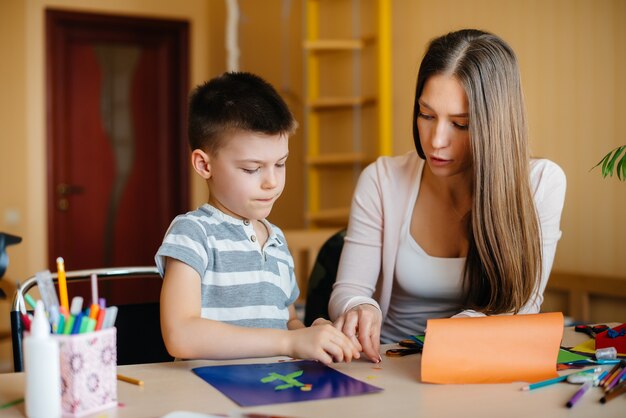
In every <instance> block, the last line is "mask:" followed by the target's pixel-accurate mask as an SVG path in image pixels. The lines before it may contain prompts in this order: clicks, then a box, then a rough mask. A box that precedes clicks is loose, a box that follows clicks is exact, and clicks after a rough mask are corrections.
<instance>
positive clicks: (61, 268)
mask: <svg viewBox="0 0 626 418" xmlns="http://www.w3.org/2000/svg"><path fill="white" fill-rule="evenodd" d="M57 278H58V280H59V294H60V295H61V306H63V307H64V308H65V309H67V310H68V311H69V309H70V306H69V302H68V299H67V281H66V279H65V261H64V260H63V257H58V258H57Z"/></svg>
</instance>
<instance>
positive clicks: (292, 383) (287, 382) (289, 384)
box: [261, 370, 304, 390]
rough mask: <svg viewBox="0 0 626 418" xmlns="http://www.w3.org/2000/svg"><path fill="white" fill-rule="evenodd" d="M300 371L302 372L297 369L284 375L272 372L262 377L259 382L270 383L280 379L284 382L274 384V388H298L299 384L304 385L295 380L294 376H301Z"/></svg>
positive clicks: (301, 371)
mask: <svg viewBox="0 0 626 418" xmlns="http://www.w3.org/2000/svg"><path fill="white" fill-rule="evenodd" d="M302 373H304V371H303V370H298V371H295V372H293V373H289V374H288V375H286V376H285V375H282V374H279V373H274V372H272V373H270V374H269V375H267V376H265V377H264V378H262V379H261V383H270V382H273V381H275V380H280V381H281V382H284V384H282V385H278V386H276V387H275V388H274V390H284V389H289V388H294V387H296V388H299V387H301V386H304V383H302V382H299V381H298V380H296V378H297V377H300V376H302Z"/></svg>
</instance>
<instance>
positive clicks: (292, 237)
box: [283, 228, 337, 304]
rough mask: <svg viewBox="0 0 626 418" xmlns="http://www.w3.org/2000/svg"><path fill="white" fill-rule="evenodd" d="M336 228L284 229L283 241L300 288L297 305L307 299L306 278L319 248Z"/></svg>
mask: <svg viewBox="0 0 626 418" xmlns="http://www.w3.org/2000/svg"><path fill="white" fill-rule="evenodd" d="M336 232H337V228H320V229H284V230H283V233H284V234H285V239H286V240H287V245H288V246H289V251H290V252H291V255H292V257H293V262H294V265H295V274H296V280H297V281H298V287H299V288H300V297H299V298H298V301H297V303H298V304H304V302H305V301H306V298H307V291H308V282H307V280H308V278H309V275H310V274H311V270H312V269H313V265H314V264H315V258H316V257H317V255H318V253H319V250H320V248H321V247H322V245H324V243H325V242H326V241H327V240H328V238H329V237H331V236H332V235H334V234H335V233H336Z"/></svg>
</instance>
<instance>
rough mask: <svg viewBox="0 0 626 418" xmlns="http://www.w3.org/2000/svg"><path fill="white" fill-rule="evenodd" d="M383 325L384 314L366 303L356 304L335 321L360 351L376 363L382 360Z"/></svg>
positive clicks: (337, 326) (338, 327)
mask: <svg viewBox="0 0 626 418" xmlns="http://www.w3.org/2000/svg"><path fill="white" fill-rule="evenodd" d="M381 325H382V315H381V313H380V311H379V310H378V308H376V307H375V306H374V305H370V304H365V303H364V304H361V305H357V306H355V307H354V308H352V309H350V310H349V311H347V312H346V313H344V314H343V315H341V316H340V317H339V318H337V320H336V321H335V328H337V329H339V330H341V332H343V333H344V334H345V335H346V336H347V337H348V338H350V340H351V341H352V343H353V344H354V345H355V346H356V347H358V349H359V351H363V352H364V353H365V355H366V356H367V357H368V358H369V359H370V360H371V361H373V362H374V363H378V362H380V361H381V358H380V327H381Z"/></svg>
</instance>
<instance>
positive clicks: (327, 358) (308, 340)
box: [286, 318, 360, 364]
mask: <svg viewBox="0 0 626 418" xmlns="http://www.w3.org/2000/svg"><path fill="white" fill-rule="evenodd" d="M288 335H289V338H288V348H287V350H286V352H287V353H288V354H289V355H290V356H291V357H295V358H302V359H315V360H319V361H321V362H322V363H325V364H329V363H332V362H333V361H335V362H341V361H345V362H346V363H349V362H350V361H351V360H352V359H353V358H357V359H358V358H359V357H360V354H359V350H358V348H357V347H355V346H354V345H353V343H352V341H350V339H349V338H348V337H346V336H345V335H344V334H343V333H342V332H341V331H339V330H337V329H336V328H335V327H333V325H332V322H330V321H328V320H326V319H323V318H318V319H316V320H315V322H314V323H313V324H312V325H311V326H310V327H309V328H300V329H295V330H290V331H288Z"/></svg>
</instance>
